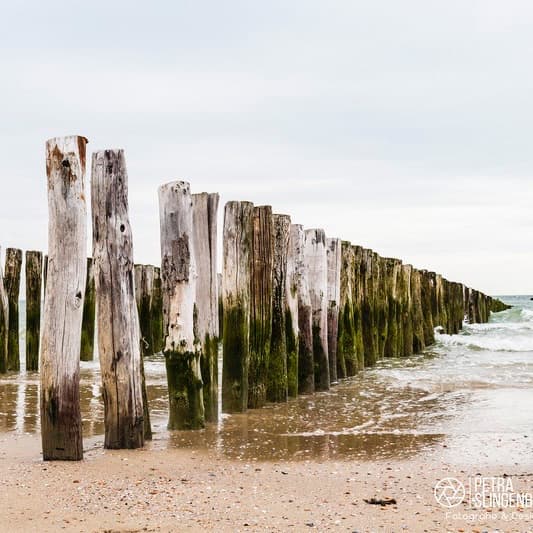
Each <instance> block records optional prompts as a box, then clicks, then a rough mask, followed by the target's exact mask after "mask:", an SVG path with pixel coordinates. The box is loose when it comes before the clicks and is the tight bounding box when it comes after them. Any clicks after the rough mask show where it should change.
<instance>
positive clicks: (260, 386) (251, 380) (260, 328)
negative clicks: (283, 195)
mask: <svg viewBox="0 0 533 533" xmlns="http://www.w3.org/2000/svg"><path fill="white" fill-rule="evenodd" d="M273 238H274V233H273V225H272V207H270V206H269V205H263V206H257V207H254V214H253V240H252V270H251V274H250V275H251V281H250V364H249V369H248V407H249V408H251V409H255V408H258V407H263V406H264V405H265V403H266V400H267V381H268V379H267V374H268V360H269V356H270V341H271V337H272V269H273V261H274V257H273V253H274V243H273Z"/></svg>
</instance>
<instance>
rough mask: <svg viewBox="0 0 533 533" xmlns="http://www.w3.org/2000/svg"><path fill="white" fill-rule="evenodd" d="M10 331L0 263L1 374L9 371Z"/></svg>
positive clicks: (2, 271) (2, 270)
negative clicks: (8, 346) (8, 348)
mask: <svg viewBox="0 0 533 533" xmlns="http://www.w3.org/2000/svg"><path fill="white" fill-rule="evenodd" d="M0 252H1V249H0ZM0 256H1V253H0ZM8 332H9V300H8V297H7V292H6V289H5V287H4V269H3V268H2V265H1V264H0V374H4V373H5V372H7V345H8Z"/></svg>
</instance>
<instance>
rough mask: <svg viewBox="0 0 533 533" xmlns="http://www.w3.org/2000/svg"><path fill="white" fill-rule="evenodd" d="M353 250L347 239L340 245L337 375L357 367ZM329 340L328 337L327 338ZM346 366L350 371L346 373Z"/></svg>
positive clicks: (351, 372)
mask: <svg viewBox="0 0 533 533" xmlns="http://www.w3.org/2000/svg"><path fill="white" fill-rule="evenodd" d="M354 283H355V251H354V247H353V246H352V245H351V244H350V243H349V242H347V241H343V242H342V246H341V268H340V291H339V292H340V302H339V325H338V334H337V377H338V378H345V377H347V376H349V375H353V374H354V373H355V371H356V370H357V368H358V363H357V345H356V331H355V321H354V301H353V292H354ZM328 341H329V338H328ZM348 367H349V368H350V373H348Z"/></svg>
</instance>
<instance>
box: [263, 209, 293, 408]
mask: <svg viewBox="0 0 533 533" xmlns="http://www.w3.org/2000/svg"><path fill="white" fill-rule="evenodd" d="M290 228H291V218H290V217H289V216H288V215H277V214H274V215H272V233H273V263H272V339H271V342H270V355H269V357H268V377H267V400H268V401H270V402H286V401H287V397H288V383H287V336H286V335H287V331H286V327H287V326H286V316H285V315H286V311H287V300H286V298H287V254H288V251H289V234H290Z"/></svg>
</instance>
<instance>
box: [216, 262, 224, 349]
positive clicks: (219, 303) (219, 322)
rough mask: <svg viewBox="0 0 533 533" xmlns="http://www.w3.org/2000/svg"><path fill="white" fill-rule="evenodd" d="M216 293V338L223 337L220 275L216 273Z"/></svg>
mask: <svg viewBox="0 0 533 533" xmlns="http://www.w3.org/2000/svg"><path fill="white" fill-rule="evenodd" d="M217 291H218V338H219V339H222V338H223V337H224V331H223V330H224V310H223V305H222V274H221V273H220V272H217Z"/></svg>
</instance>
